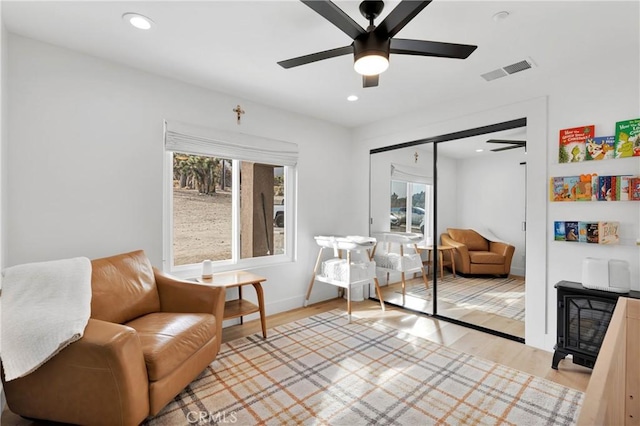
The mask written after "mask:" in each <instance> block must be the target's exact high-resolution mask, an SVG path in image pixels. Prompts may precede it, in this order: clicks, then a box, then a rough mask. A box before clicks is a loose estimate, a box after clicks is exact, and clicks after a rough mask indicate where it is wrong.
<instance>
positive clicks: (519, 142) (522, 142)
mask: <svg viewBox="0 0 640 426" xmlns="http://www.w3.org/2000/svg"><path fill="white" fill-rule="evenodd" d="M487 143H509V144H512V145H520V146H524V145H526V144H527V141H517V140H513V139H489V140H488V141H487Z"/></svg>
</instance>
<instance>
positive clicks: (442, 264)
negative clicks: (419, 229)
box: [417, 246, 456, 279]
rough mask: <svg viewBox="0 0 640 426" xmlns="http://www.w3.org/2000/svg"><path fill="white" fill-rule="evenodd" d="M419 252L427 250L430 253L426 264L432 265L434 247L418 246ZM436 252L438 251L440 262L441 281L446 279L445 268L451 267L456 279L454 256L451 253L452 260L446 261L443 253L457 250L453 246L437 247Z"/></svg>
mask: <svg viewBox="0 0 640 426" xmlns="http://www.w3.org/2000/svg"><path fill="white" fill-rule="evenodd" d="M417 248H418V250H419V251H423V250H426V251H428V252H429V254H428V257H427V260H425V262H424V263H425V264H427V265H431V252H432V251H433V246H418V247H417ZM436 250H437V251H438V260H439V262H438V263H439V264H440V279H442V278H443V277H444V267H445V266H451V272H452V273H453V277H454V278H455V277H456V260H455V258H454V256H453V253H450V258H451V260H450V261H449V260H446V261H445V260H444V256H443V253H444V252H445V251H448V250H455V247H453V246H437V247H436Z"/></svg>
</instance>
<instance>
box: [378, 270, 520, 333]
mask: <svg viewBox="0 0 640 426" xmlns="http://www.w3.org/2000/svg"><path fill="white" fill-rule="evenodd" d="M432 284H433V282H432V281H431V279H429V285H430V286H431V285H432ZM415 286H419V287H423V286H424V282H423V281H422V278H410V279H407V280H406V290H407V291H408V290H409V289H410V288H412V287H415ZM381 290H382V297H383V298H384V300H385V301H386V302H389V303H393V304H394V305H398V306H402V284H401V283H400V282H394V283H391V284H389V285H383V286H382V287H381ZM404 306H405V307H406V308H408V309H411V310H413V311H417V312H425V313H428V314H430V313H432V312H433V308H432V301H431V300H425V299H422V298H420V297H413V296H411V295H409V294H407V295H406V297H405V304H404ZM438 314H439V315H441V316H445V317H449V318H453V319H457V320H460V321H464V322H468V323H470V324H475V325H478V326H481V327H486V328H490V329H493V330H497V331H500V332H502V333H505V334H510V335H512V336H516V337H522V338H524V321H517V320H513V319H510V318H507V317H504V316H501V315H495V314H492V313H488V312H483V311H481V310H478V309H471V308H466V307H463V306H458V305H455V304H453V303H448V302H444V301H442V300H439V301H438Z"/></svg>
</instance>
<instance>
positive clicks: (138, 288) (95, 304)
mask: <svg viewBox="0 0 640 426" xmlns="http://www.w3.org/2000/svg"><path fill="white" fill-rule="evenodd" d="M91 266H92V272H91V289H92V293H93V294H92V297H91V318H94V319H99V320H102V321H108V322H115V323H118V324H123V323H125V322H127V321H130V320H132V319H134V318H137V317H139V316H141V315H145V314H148V313H150V312H157V311H159V310H160V296H158V290H157V289H156V279H155V277H154V275H153V268H152V266H151V262H149V259H148V258H147V256H146V255H145V254H144V251H142V250H138V251H134V252H131V253H125V254H119V255H116V256H111V257H104V258H102V259H95V260H92V261H91Z"/></svg>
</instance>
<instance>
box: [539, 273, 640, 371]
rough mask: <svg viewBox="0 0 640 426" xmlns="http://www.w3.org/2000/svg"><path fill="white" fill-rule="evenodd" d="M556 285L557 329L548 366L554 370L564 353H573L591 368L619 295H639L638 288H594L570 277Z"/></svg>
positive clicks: (578, 362)
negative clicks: (613, 291) (620, 290)
mask: <svg viewBox="0 0 640 426" xmlns="http://www.w3.org/2000/svg"><path fill="white" fill-rule="evenodd" d="M555 287H556V289H557V291H558V296H557V297H558V305H557V307H558V321H557V324H558V330H557V340H556V345H555V352H554V353H553V362H552V364H551V368H553V369H555V370H557V369H558V363H559V362H560V361H561V360H563V359H564V358H565V357H566V356H567V355H572V358H573V362H574V364H579V365H584V366H585V367H589V368H593V366H594V365H595V363H596V358H597V357H598V352H600V346H601V345H602V341H603V340H604V336H605V334H606V333H607V327H609V323H610V322H611V317H612V316H613V310H614V309H615V307H616V303H617V302H618V297H629V298H633V299H640V292H638V291H630V292H629V293H612V292H608V291H602V290H593V289H588V288H585V287H583V286H582V284H580V283H576V282H572V281H560V282H559V283H557V284H556V285H555Z"/></svg>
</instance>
